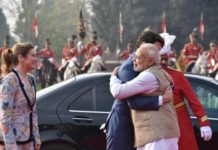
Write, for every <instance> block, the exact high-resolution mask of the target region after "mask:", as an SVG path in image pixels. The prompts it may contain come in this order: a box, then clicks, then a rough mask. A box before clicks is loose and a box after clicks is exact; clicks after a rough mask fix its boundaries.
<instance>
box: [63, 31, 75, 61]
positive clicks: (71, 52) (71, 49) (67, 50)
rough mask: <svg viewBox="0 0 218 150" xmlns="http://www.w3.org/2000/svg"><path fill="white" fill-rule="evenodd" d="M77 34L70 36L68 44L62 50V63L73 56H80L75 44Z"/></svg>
mask: <svg viewBox="0 0 218 150" xmlns="http://www.w3.org/2000/svg"><path fill="white" fill-rule="evenodd" d="M75 38H76V35H73V36H72V38H68V41H67V45H66V46H65V47H64V48H63V52H62V65H63V64H65V63H66V62H68V61H69V60H70V59H71V58H73V57H78V50H77V48H76V47H75V46H74V40H75Z"/></svg>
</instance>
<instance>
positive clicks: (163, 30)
mask: <svg viewBox="0 0 218 150" xmlns="http://www.w3.org/2000/svg"><path fill="white" fill-rule="evenodd" d="M161 31H162V33H164V32H167V27H166V16H165V12H163V16H162V22H161Z"/></svg>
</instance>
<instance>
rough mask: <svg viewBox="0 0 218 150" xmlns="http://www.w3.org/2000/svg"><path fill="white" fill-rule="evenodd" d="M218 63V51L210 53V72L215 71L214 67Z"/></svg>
mask: <svg viewBox="0 0 218 150" xmlns="http://www.w3.org/2000/svg"><path fill="white" fill-rule="evenodd" d="M217 63H218V49H215V50H214V51H209V57H208V70H209V72H212V71H214V66H215V65H216V64H217Z"/></svg>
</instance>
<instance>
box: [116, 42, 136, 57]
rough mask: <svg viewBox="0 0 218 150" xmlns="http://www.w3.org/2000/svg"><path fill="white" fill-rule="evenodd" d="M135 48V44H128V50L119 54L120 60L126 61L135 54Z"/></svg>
mask: <svg viewBox="0 0 218 150" xmlns="http://www.w3.org/2000/svg"><path fill="white" fill-rule="evenodd" d="M133 48H134V45H133V42H131V41H130V42H128V44H127V49H126V50H125V51H123V52H121V53H120V54H119V58H120V59H121V60H126V59H127V58H128V57H129V55H130V54H131V53H132V52H133Z"/></svg>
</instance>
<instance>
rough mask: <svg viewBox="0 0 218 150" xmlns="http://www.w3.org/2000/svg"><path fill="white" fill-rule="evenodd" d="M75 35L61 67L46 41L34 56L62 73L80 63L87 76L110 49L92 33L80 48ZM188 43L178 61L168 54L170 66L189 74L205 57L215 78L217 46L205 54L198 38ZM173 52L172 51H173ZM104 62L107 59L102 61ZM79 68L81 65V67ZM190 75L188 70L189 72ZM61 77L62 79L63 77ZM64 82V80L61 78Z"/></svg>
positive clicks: (131, 47)
mask: <svg viewBox="0 0 218 150" xmlns="http://www.w3.org/2000/svg"><path fill="white" fill-rule="evenodd" d="M75 39H76V35H73V36H72V37H70V38H68V39H67V42H66V45H65V46H64V47H63V50H62V55H61V63H58V62H57V61H55V52H54V51H53V50H52V48H51V41H50V39H49V38H47V39H46V40H45V43H44V45H45V47H44V48H43V49H41V50H39V51H38V52H37V56H38V57H39V58H42V59H44V58H46V59H50V60H51V62H52V63H54V64H55V66H56V68H57V70H59V71H62V72H64V70H65V69H66V66H67V65H68V64H69V62H70V60H71V59H72V58H74V59H77V60H79V61H78V63H77V64H76V65H77V67H78V68H80V70H83V72H87V70H88V68H89V67H90V64H91V63H92V59H93V58H94V57H95V56H99V57H102V55H103V54H106V55H109V54H110V53H111V52H110V49H109V48H107V50H105V52H103V50H102V46H101V44H99V43H98V42H97V32H95V31H94V32H93V33H92V35H91V36H90V41H89V42H88V43H86V44H84V45H82V46H80V47H79V46H78V45H76V44H75V42H74V41H75ZM189 40H190V42H189V43H186V44H185V45H184V48H183V49H182V50H181V52H180V55H179V57H177V54H176V51H175V50H174V51H172V53H170V54H168V55H169V56H168V57H169V58H170V61H171V62H170V64H171V65H170V66H171V67H174V68H175V69H177V70H180V71H182V72H188V70H187V68H188V67H189V66H190V65H191V64H192V63H193V62H196V61H197V59H198V58H199V56H200V55H205V56H206V57H207V64H206V66H207V74H205V75H208V76H212V77H215V75H213V74H214V73H217V70H218V44H217V42H216V41H215V40H212V41H211V42H210V43H209V50H204V49H203V47H202V46H201V44H199V43H198V42H197V36H196V34H194V33H191V34H190V35H189ZM8 45H9V44H8V42H7V41H4V42H3V47H2V48H0V55H1V53H2V51H3V50H4V49H7V48H8ZM134 48H135V44H134V42H133V41H129V42H128V44H127V48H126V50H124V51H119V52H118V53H117V54H116V56H117V59H116V60H126V59H127V58H128V57H129V55H131V54H132V53H133V52H134ZM172 49H173V48H172ZM104 59H107V57H104ZM80 64H82V65H80ZM42 66H43V64H42V61H38V64H37V68H38V69H40V68H41V67H42ZM189 71H190V70H189ZM62 76H63V75H62ZM61 79H62V80H63V77H61Z"/></svg>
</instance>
